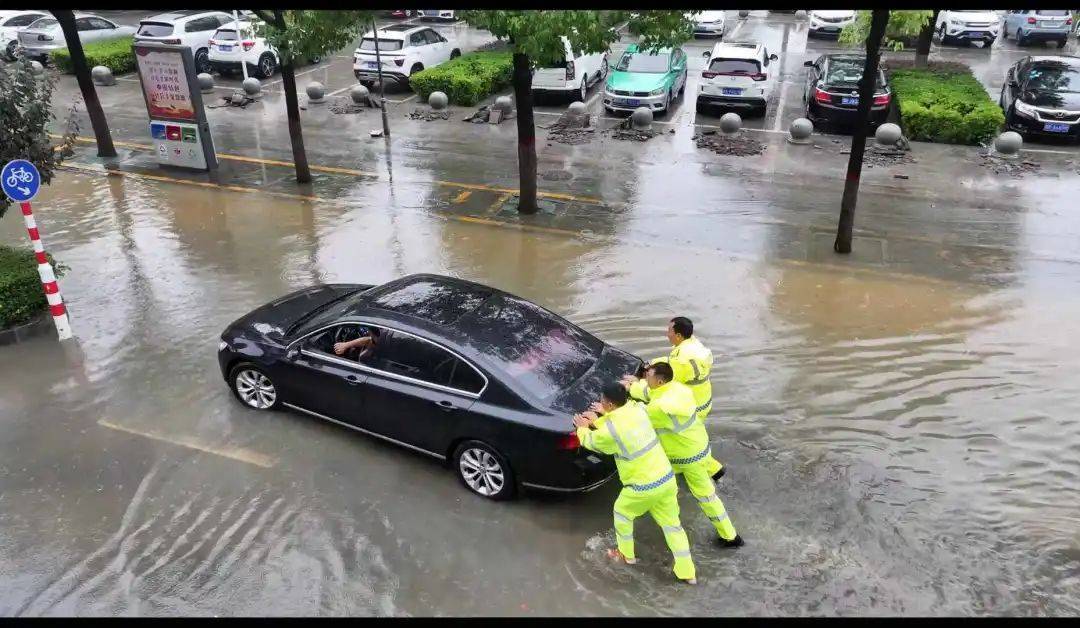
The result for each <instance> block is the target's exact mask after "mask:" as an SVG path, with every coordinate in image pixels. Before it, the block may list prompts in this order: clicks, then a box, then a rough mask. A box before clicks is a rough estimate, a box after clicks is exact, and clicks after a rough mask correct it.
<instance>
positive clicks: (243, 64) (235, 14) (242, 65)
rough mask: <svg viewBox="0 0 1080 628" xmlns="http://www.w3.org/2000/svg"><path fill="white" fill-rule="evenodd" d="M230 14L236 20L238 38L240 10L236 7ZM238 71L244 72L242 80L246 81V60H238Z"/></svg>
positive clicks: (237, 35) (239, 36) (238, 37)
mask: <svg viewBox="0 0 1080 628" xmlns="http://www.w3.org/2000/svg"><path fill="white" fill-rule="evenodd" d="M232 15H233V19H234V20H236V38H237V39H240V38H241V34H240V12H239V11H237V10H236V9H233V12H232ZM240 71H241V72H243V73H244V80H245V81H246V80H247V78H248V73H247V62H246V61H241V62H240Z"/></svg>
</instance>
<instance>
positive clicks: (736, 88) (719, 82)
mask: <svg viewBox="0 0 1080 628" xmlns="http://www.w3.org/2000/svg"><path fill="white" fill-rule="evenodd" d="M703 56H704V57H705V69H704V70H702V72H701V81H700V82H699V83H698V94H697V111H698V113H706V112H707V110H708V109H710V108H724V109H737V110H740V111H750V112H754V113H758V114H760V115H765V108H766V105H767V104H768V102H769V98H770V97H771V96H772V93H773V90H774V89H775V87H776V83H777V76H776V73H775V72H773V71H772V70H773V69H774V68H773V67H772V66H771V62H772V61H776V60H777V57H776V55H775V54H769V51H768V49H766V48H765V46H764V45H763V44H756V43H735V42H720V43H718V44H716V45H715V46H713V49H712V52H711V53H709V52H706V53H705V54H704V55H703Z"/></svg>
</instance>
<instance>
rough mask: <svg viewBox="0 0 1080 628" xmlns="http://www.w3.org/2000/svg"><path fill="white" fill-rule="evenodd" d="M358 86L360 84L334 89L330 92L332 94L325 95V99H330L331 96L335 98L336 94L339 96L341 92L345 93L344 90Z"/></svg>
mask: <svg viewBox="0 0 1080 628" xmlns="http://www.w3.org/2000/svg"><path fill="white" fill-rule="evenodd" d="M359 84H360V83H354V84H353V85H346V86H345V87H342V88H341V89H335V90H334V91H332V92H330V93H329V94H327V95H326V98H329V97H331V96H337V95H338V94H340V93H341V92H343V91H345V90H348V89H352V88H353V86H354V85H359Z"/></svg>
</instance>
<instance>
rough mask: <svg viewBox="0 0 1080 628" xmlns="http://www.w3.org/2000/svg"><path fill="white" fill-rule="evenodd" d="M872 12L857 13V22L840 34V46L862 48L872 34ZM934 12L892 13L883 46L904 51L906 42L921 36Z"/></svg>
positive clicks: (890, 13)
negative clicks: (920, 32)
mask: <svg viewBox="0 0 1080 628" xmlns="http://www.w3.org/2000/svg"><path fill="white" fill-rule="evenodd" d="M871 13H872V12H871V11H856V12H855V21H854V22H853V23H851V24H849V25H848V26H845V27H844V30H843V31H841V32H840V44H841V45H844V46H862V45H863V42H865V41H866V37H867V35H869V34H870V15H871ZM933 16H934V12H933V11H929V10H928V11H890V12H889V23H888V25H887V26H886V27H885V39H884V41H883V44H884V45H885V46H887V47H889V48H892V49H893V50H903V48H904V44H905V42H906V41H911V40H912V38H914V37H917V36H918V35H919V31H921V30H922V28H923V26H924V25H926V23H927V22H928V21H930V20H931V19H933Z"/></svg>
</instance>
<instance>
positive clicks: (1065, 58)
mask: <svg viewBox="0 0 1080 628" xmlns="http://www.w3.org/2000/svg"><path fill="white" fill-rule="evenodd" d="M1029 59H1030V61H1031V62H1032V63H1043V62H1046V61H1056V62H1058V63H1062V62H1064V63H1068V64H1070V65H1071V64H1074V63H1080V57H1074V56H1072V55H1040V56H1037V57H1036V56H1032V57H1030V58H1029Z"/></svg>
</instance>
